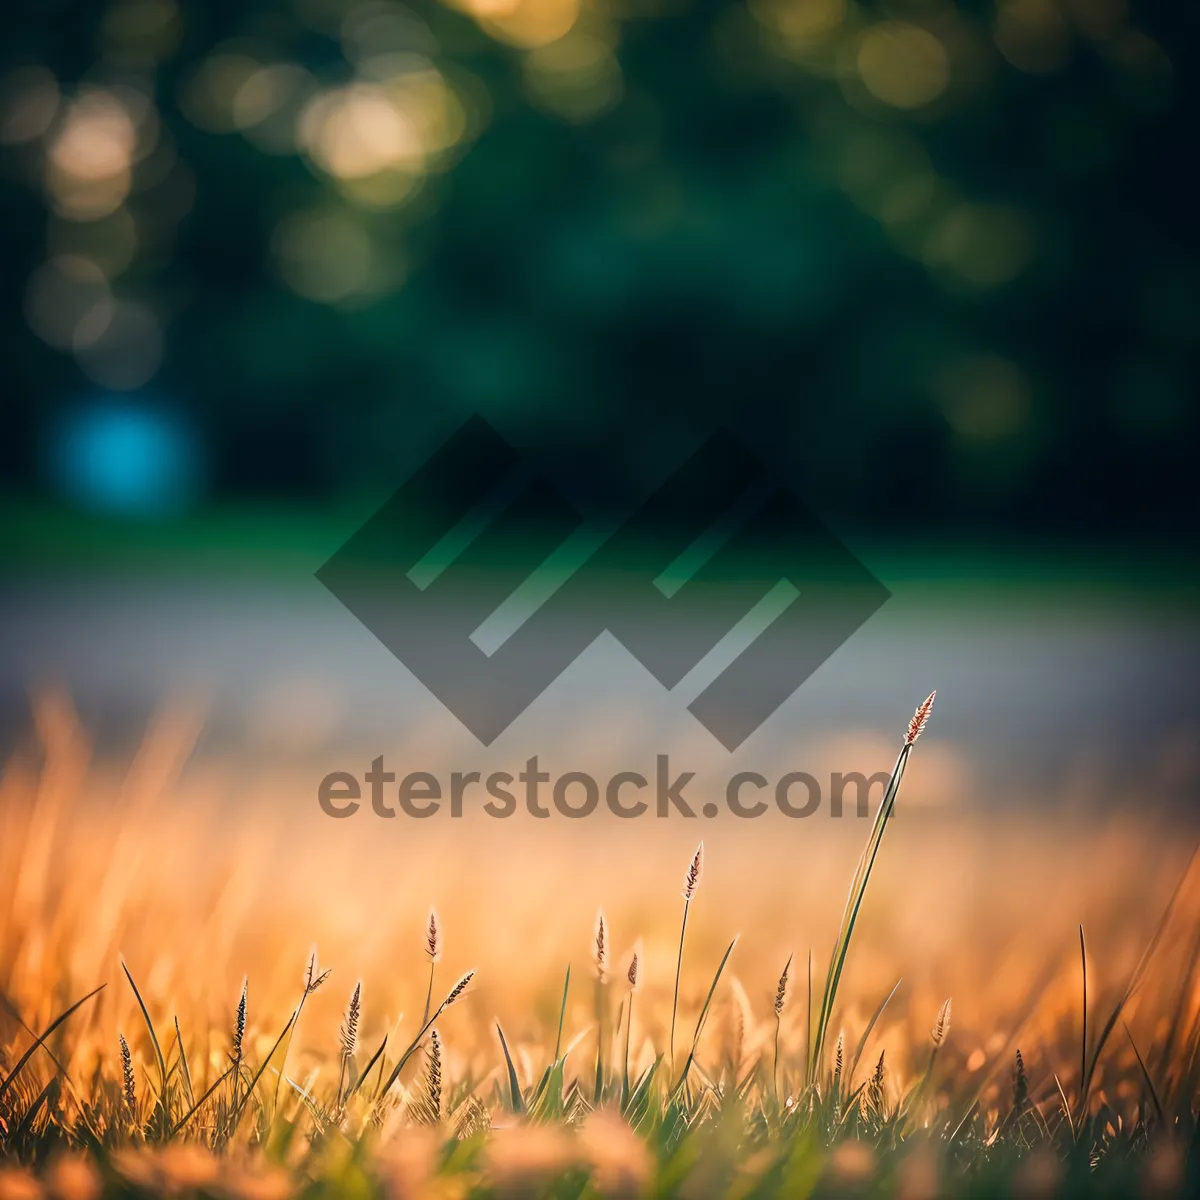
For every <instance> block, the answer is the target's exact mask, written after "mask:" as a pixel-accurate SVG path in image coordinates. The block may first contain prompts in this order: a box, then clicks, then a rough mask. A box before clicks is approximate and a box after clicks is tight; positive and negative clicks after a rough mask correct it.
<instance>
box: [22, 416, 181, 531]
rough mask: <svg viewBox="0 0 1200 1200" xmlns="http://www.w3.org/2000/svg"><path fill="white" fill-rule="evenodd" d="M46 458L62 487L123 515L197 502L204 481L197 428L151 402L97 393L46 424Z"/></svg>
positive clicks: (83, 501)
mask: <svg viewBox="0 0 1200 1200" xmlns="http://www.w3.org/2000/svg"><path fill="white" fill-rule="evenodd" d="M45 461H46V465H47V469H48V473H49V476H50V479H51V481H52V483H53V484H54V486H55V487H56V489H57V490H58V491H59V492H60V493H61V494H63V495H64V496H66V497H67V498H69V499H70V500H71V501H73V502H74V503H76V504H78V505H80V506H81V507H84V508H87V509H91V510H93V511H96V512H101V513H109V514H112V515H118V516H131V517H160V516H169V515H171V514H172V513H176V512H178V511H179V510H180V509H182V508H185V507H187V506H188V505H190V504H191V503H193V502H194V501H195V499H196V498H197V497H198V495H199V493H200V489H201V486H202V483H203V452H202V447H201V444H200V442H199V439H198V436H197V434H196V432H195V431H194V430H193V429H192V427H191V426H190V424H189V423H188V422H187V421H185V420H184V419H183V418H182V417H180V416H179V415H178V414H175V413H172V412H169V411H167V410H165V409H162V408H155V407H151V406H148V405H135V404H132V403H129V404H117V403H115V402H112V401H108V400H103V399H98V400H95V401H93V402H91V403H89V404H87V405H83V406H80V407H77V408H73V409H71V410H69V411H67V412H65V413H63V414H61V415H60V417H59V418H58V419H57V420H56V421H54V422H53V423H52V424H51V426H50V428H49V430H48V433H47V438H46V446H45Z"/></svg>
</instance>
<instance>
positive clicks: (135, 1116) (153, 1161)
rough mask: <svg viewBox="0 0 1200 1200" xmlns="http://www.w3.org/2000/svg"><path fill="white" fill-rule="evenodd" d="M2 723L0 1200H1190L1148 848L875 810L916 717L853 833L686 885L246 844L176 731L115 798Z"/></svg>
mask: <svg viewBox="0 0 1200 1200" xmlns="http://www.w3.org/2000/svg"><path fill="white" fill-rule="evenodd" d="M925 715H926V716H928V713H927V712H926V713H925ZM35 718H36V719H35V729H34V736H32V737H31V738H30V739H29V741H28V744H27V745H25V746H23V747H22V748H20V749H19V750H18V751H17V753H16V754H15V755H14V756H13V758H12V760H11V761H10V762H9V763H8V765H7V767H6V770H5V773H4V777H3V783H2V785H0V787H2V793H0V821H2V822H3V840H2V842H0V889H3V904H2V909H0V911H2V912H3V914H4V915H3V918H2V919H3V936H2V938H0V989H2V995H0V1000H2V1001H3V1013H2V1014H0V1047H2V1049H0V1145H2V1147H3V1157H4V1160H5V1164H6V1165H5V1166H4V1167H3V1169H2V1172H0V1200H5V1198H7V1197H14V1198H15V1197H25V1196H29V1197H34V1196H38V1195H43V1194H45V1195H49V1196H53V1197H62V1198H63V1200H89V1198H94V1197H98V1196H100V1195H101V1194H104V1195H123V1194H137V1195H153V1196H159V1195H194V1194H202V1195H214V1196H216V1195H221V1196H238V1197H246V1198H247V1200H254V1198H259V1200H269V1198H271V1197H276V1196H278V1197H280V1198H282V1197H285V1196H291V1195H297V1194H305V1195H311V1196H318V1195H330V1196H332V1195H339V1196H340V1195H345V1196H355V1197H367V1196H373V1195H383V1196H388V1197H408V1196H413V1197H450V1196H466V1195H468V1194H470V1195H476V1196H489V1195H496V1196H505V1195H507V1196H517V1195H520V1196H524V1195H551V1196H562V1197H567V1196H638V1195H654V1196H663V1195H680V1196H688V1197H704V1196H714V1195H736V1196H744V1197H751V1196H774V1195H781V1196H803V1195H810V1194H811V1195H840V1194H853V1195H875V1194H880V1195H897V1196H906V1197H918V1196H935V1195H942V1194H950V1195H958V1194H978V1195H989V1196H991V1195H1010V1194H1011V1195H1034V1194H1038V1195H1056V1194H1061V1195H1072V1194H1092V1193H1103V1194H1107V1195H1126V1194H1128V1195H1174V1194H1182V1193H1185V1192H1187V1191H1189V1190H1191V1189H1195V1187H1196V1186H1197V1182H1198V1177H1197V1174H1196V1172H1197V1170H1198V1169H1200V1159H1198V1157H1197V1154H1198V1152H1200V1151H1198V1149H1197V1147H1196V1145H1195V1130H1196V1095H1197V1085H1198V1082H1200V1061H1198V1057H1200V1056H1198V1055H1197V1050H1198V1048H1200V1003H1198V1001H1200V978H1198V972H1197V967H1198V951H1200V938H1198V937H1197V935H1196V932H1195V931H1196V928H1197V926H1196V916H1197V899H1198V897H1197V888H1196V887H1195V881H1194V880H1193V879H1192V878H1191V874H1192V872H1191V871H1190V867H1191V860H1190V858H1189V848H1190V847H1189V841H1188V837H1187V835H1186V834H1185V832H1184V830H1183V829H1182V828H1176V827H1174V826H1172V825H1171V824H1170V823H1169V822H1165V821H1163V820H1155V819H1153V818H1152V817H1151V816H1149V815H1147V814H1140V815H1139V816H1138V818H1137V819H1136V820H1135V819H1133V818H1132V817H1129V816H1125V817H1119V816H1115V817H1113V818H1111V819H1107V820H1101V819H1098V818H1097V817H1096V816H1095V815H1094V814H1091V815H1088V814H1080V815H1078V816H1074V817H1073V816H1071V815H1069V814H1062V813H1060V814H1057V815H1056V816H1054V817H1053V818H1050V817H1047V818H1046V819H1044V820H1039V819H1037V817H1036V815H1035V816H1025V817H1019V816H1014V815H1012V814H1008V815H1006V816H1005V817H1004V819H1003V820H1001V819H999V818H997V819H994V820H990V821H989V819H988V818H987V816H986V815H980V814H974V815H972V816H970V817H969V818H965V817H961V816H956V815H955V814H954V813H953V812H952V811H946V810H942V809H939V808H938V807H936V806H934V807H930V808H928V809H924V808H920V807H912V808H910V809H907V810H906V809H905V808H904V799H903V798H904V796H905V794H906V793H907V790H908V789H910V788H911V789H913V790H915V791H916V792H918V793H922V792H936V790H937V783H938V778H939V777H940V778H942V779H943V781H944V779H945V778H946V777H947V775H948V773H949V775H950V776H952V774H953V772H952V770H951V766H950V764H949V763H948V760H947V758H946V756H945V754H944V753H941V754H940V753H939V750H938V747H937V741H936V738H937V714H936V712H935V713H934V714H933V716H932V719H931V722H930V729H929V731H927V732H925V733H924V735H923V736H922V738H921V740H920V742H919V743H917V740H916V739H917V734H918V733H919V732H920V726H921V724H922V723H923V720H924V718H923V717H922V716H921V715H920V714H918V717H916V718H914V723H913V724H912V725H910V726H909V728H908V731H907V734H906V733H905V730H904V728H903V724H902V722H901V723H900V725H899V727H898V729H897V734H898V736H897V738H896V745H895V746H894V747H893V748H892V750H891V753H892V754H895V753H896V752H897V751H899V753H900V757H899V760H898V761H897V762H896V768H895V770H894V772H893V775H892V788H891V791H890V792H889V795H890V796H891V797H892V798H893V799H895V800H896V806H893V804H892V803H891V802H890V801H889V800H885V801H884V803H883V804H882V805H880V806H879V808H878V810H877V811H876V813H875V814H874V815H873V817H872V818H871V819H870V820H862V821H859V820H851V821H843V822H840V823H838V826H839V827H838V828H837V829H836V830H834V831H830V830H829V828H828V827H824V828H823V829H822V833H821V837H820V838H819V839H807V840H806V839H805V838H804V837H802V836H801V835H799V834H797V833H796V832H795V828H796V826H795V823H792V824H791V825H788V823H787V822H782V823H781V824H780V827H779V828H780V831H781V833H786V834H787V836H786V837H784V836H780V837H775V838H769V839H764V838H763V836H762V831H761V830H759V831H758V833H757V834H756V836H755V837H754V838H753V839H751V837H750V835H748V834H746V833H745V832H744V831H742V830H739V829H737V828H731V827H730V826H729V825H728V824H727V823H724V824H722V823H717V824H714V825H711V826H705V827H704V829H703V832H704V834H705V841H706V843H707V844H706V845H705V847H704V849H703V851H702V852H701V851H700V850H697V848H696V837H697V835H696V829H695V825H694V824H690V825H689V824H684V825H683V826H682V827H681V826H679V825H673V824H669V823H663V822H658V823H655V824H656V825H657V826H667V827H665V828H654V829H649V828H647V829H646V830H644V831H643V830H641V829H639V831H638V836H636V837H633V836H630V835H629V834H628V832H627V831H626V830H621V831H619V832H620V834H621V836H617V833H618V831H616V830H614V829H612V828H609V827H607V826H605V825H604V824H603V823H601V825H600V826H599V827H598V828H597V829H596V830H595V833H594V836H592V837H591V838H590V840H589V842H588V843H587V845H588V848H589V849H588V853H587V854H586V855H581V854H580V851H579V847H580V845H581V843H580V841H579V839H578V837H576V838H575V839H574V840H573V841H570V840H567V839H566V838H565V835H564V834H563V832H562V828H561V825H556V824H555V823H554V822H546V823H545V826H542V827H539V826H537V823H529V822H527V823H525V824H524V825H521V826H520V827H515V826H511V827H510V825H508V824H506V823H497V822H492V823H486V822H482V823H477V824H476V825H474V826H472V825H470V824H469V823H467V824H465V825H464V826H463V827H462V828H457V827H450V826H449V824H448V823H443V824H442V825H441V826H440V827H439V828H437V829H431V830H429V831H428V832H426V833H423V834H422V835H421V840H420V841H419V842H418V843H415V844H414V845H406V844H405V836H406V835H405V834H404V833H403V831H401V832H400V833H398V834H397V835H396V836H392V835H391V834H389V835H388V836H386V837H384V836H379V837H372V839H371V841H372V842H373V843H375V844H374V845H373V846H372V847H371V848H370V851H369V852H367V851H362V850H361V836H360V838H359V840H358V841H357V842H355V843H351V842H350V841H349V840H347V839H348V838H349V833H348V832H347V831H346V830H344V829H342V828H341V827H343V826H346V825H350V824H352V823H351V822H333V823H331V822H329V821H328V820H327V819H326V818H324V817H323V816H321V815H320V814H319V813H318V812H316V811H315V809H316V806H315V805H314V804H312V803H311V801H310V798H309V796H308V794H307V792H308V791H311V787H309V788H308V789H307V791H306V792H305V794H304V796H303V799H298V800H297V801H296V803H295V805H294V806H292V807H288V808H286V809H284V810H283V811H282V813H281V814H277V816H276V817H268V816H267V815H265V813H264V809H263V807H262V806H254V805H251V804H249V803H248V793H250V792H253V791H254V789H255V788H256V787H258V786H268V785H267V784H265V783H262V781H259V782H258V783H256V782H255V781H254V780H249V781H247V780H246V779H245V777H244V776H239V777H238V778H237V780H236V786H235V785H234V781H233V779H232V775H233V772H232V771H231V769H230V768H229V766H228V764H222V763H221V761H220V760H219V759H218V760H216V761H209V762H207V763H206V764H204V765H203V766H202V767H199V768H196V769H191V770H185V764H186V763H187V762H188V760H189V756H190V754H191V752H192V748H193V743H194V740H195V737H196V735H197V732H198V724H197V722H196V721H195V719H194V718H193V717H192V716H190V715H188V714H185V713H184V714H181V713H174V714H165V715H164V716H162V717H161V719H160V720H158V721H157V722H156V723H155V725H154V726H153V728H151V729H150V730H149V732H148V733H147V736H146V738H145V740H144V742H143V744H142V746H141V748H140V750H139V752H138V754H137V756H136V758H135V759H134V760H133V762H132V763H127V764H124V765H118V766H114V764H112V763H106V762H104V761H101V760H100V758H99V757H98V756H94V755H93V753H92V751H91V747H90V746H89V742H88V738H87V736H86V732H85V730H83V729H82V728H81V727H80V726H79V723H78V721H77V719H76V718H75V716H74V714H73V712H72V710H71V708H70V706H69V705H68V704H67V703H66V702H65V701H64V700H62V699H61V698H56V697H53V696H50V697H44V698H43V699H42V700H41V701H40V702H39V703H38V705H37V706H36V711H35ZM910 758H911V760H912V765H911V768H910V767H909V765H908V760H909V759H910ZM879 765H880V767H881V768H882V769H884V770H886V769H887V768H888V766H889V765H890V764H888V763H887V762H881V763H880V764H879ZM922 772H924V773H922ZM901 775H905V776H906V778H905V781H904V785H903V787H901V786H900V776H901ZM263 779H269V780H270V783H269V786H270V787H271V788H273V789H275V790H277V791H282V792H283V793H285V794H286V793H287V792H288V789H289V788H290V787H291V786H292V784H291V782H290V781H289V780H288V779H287V776H286V773H285V772H283V771H282V770H279V769H272V770H270V771H265V772H264V773H263ZM296 787H297V790H299V787H300V785H299V784H298V783H297V784H296ZM238 804H242V805H244V807H236V808H235V807H234V806H235V805H238ZM897 811H898V812H899V814H900V815H899V816H896V813H897ZM389 824H390V825H392V826H400V825H402V824H403V823H402V822H391V823H389ZM428 824H430V825H433V824H434V823H432V822H430V823H428ZM810 843H811V844H810ZM818 843H819V844H818ZM352 844H353V845H356V846H359V847H360V849H359V850H358V851H356V852H354V853H350V852H348V848H349V847H350V846H351V845H352ZM856 861H857V866H856ZM847 889H848V890H847ZM431 904H432V905H433V909H431V907H430V905H431ZM735 935H736V936H735ZM635 956H636V957H635ZM97 989H99V990H97Z"/></svg>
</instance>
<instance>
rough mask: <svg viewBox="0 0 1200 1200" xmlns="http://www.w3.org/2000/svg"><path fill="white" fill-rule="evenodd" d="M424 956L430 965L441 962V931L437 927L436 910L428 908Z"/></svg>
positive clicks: (439, 927)
mask: <svg viewBox="0 0 1200 1200" xmlns="http://www.w3.org/2000/svg"><path fill="white" fill-rule="evenodd" d="M425 954H426V956H427V957H428V959H429V961H430V962H431V963H436V962H441V960H442V930H441V926H439V925H438V915H437V909H436V908H434V907H433V906H432V905H431V906H430V908H429V924H428V925H426V926H425Z"/></svg>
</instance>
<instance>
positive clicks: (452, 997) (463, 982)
mask: <svg viewBox="0 0 1200 1200" xmlns="http://www.w3.org/2000/svg"><path fill="white" fill-rule="evenodd" d="M474 978H475V972H474V971H473V970H471V971H468V972H467V973H466V974H465V975H464V976H463V977H462V978H461V979H460V980H459V981H458V982H457V983H456V984H455V985H454V986H453V987H452V988H451V989H450V991H449V993H448V994H447V996H446V999H445V1000H444V1001H443V1002H442V1007H443V1008H449V1007H450V1005H452V1004H453V1003H454V1002H455V1001H456V1000H457V999H458V998H459V997H460V996H461V995H462V994H463V992H465V991H466V990H467V984H469V983H470V982H471V980H472V979H474Z"/></svg>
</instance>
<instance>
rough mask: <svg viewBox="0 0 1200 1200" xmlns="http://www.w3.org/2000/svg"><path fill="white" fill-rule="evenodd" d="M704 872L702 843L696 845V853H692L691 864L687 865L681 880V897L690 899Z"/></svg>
mask: <svg viewBox="0 0 1200 1200" xmlns="http://www.w3.org/2000/svg"><path fill="white" fill-rule="evenodd" d="M703 874H704V843H703V842H701V843H700V845H698V846H697V847H696V853H695V854H693V855H692V862H691V866H689V867H688V870H687V875H686V876H684V880H683V898H684V899H685V900H689V901H690V900H691V898H692V897H693V896H694V895H695V894H696V889H697V888H698V887H699V886H700V877H701V876H702V875H703Z"/></svg>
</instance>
